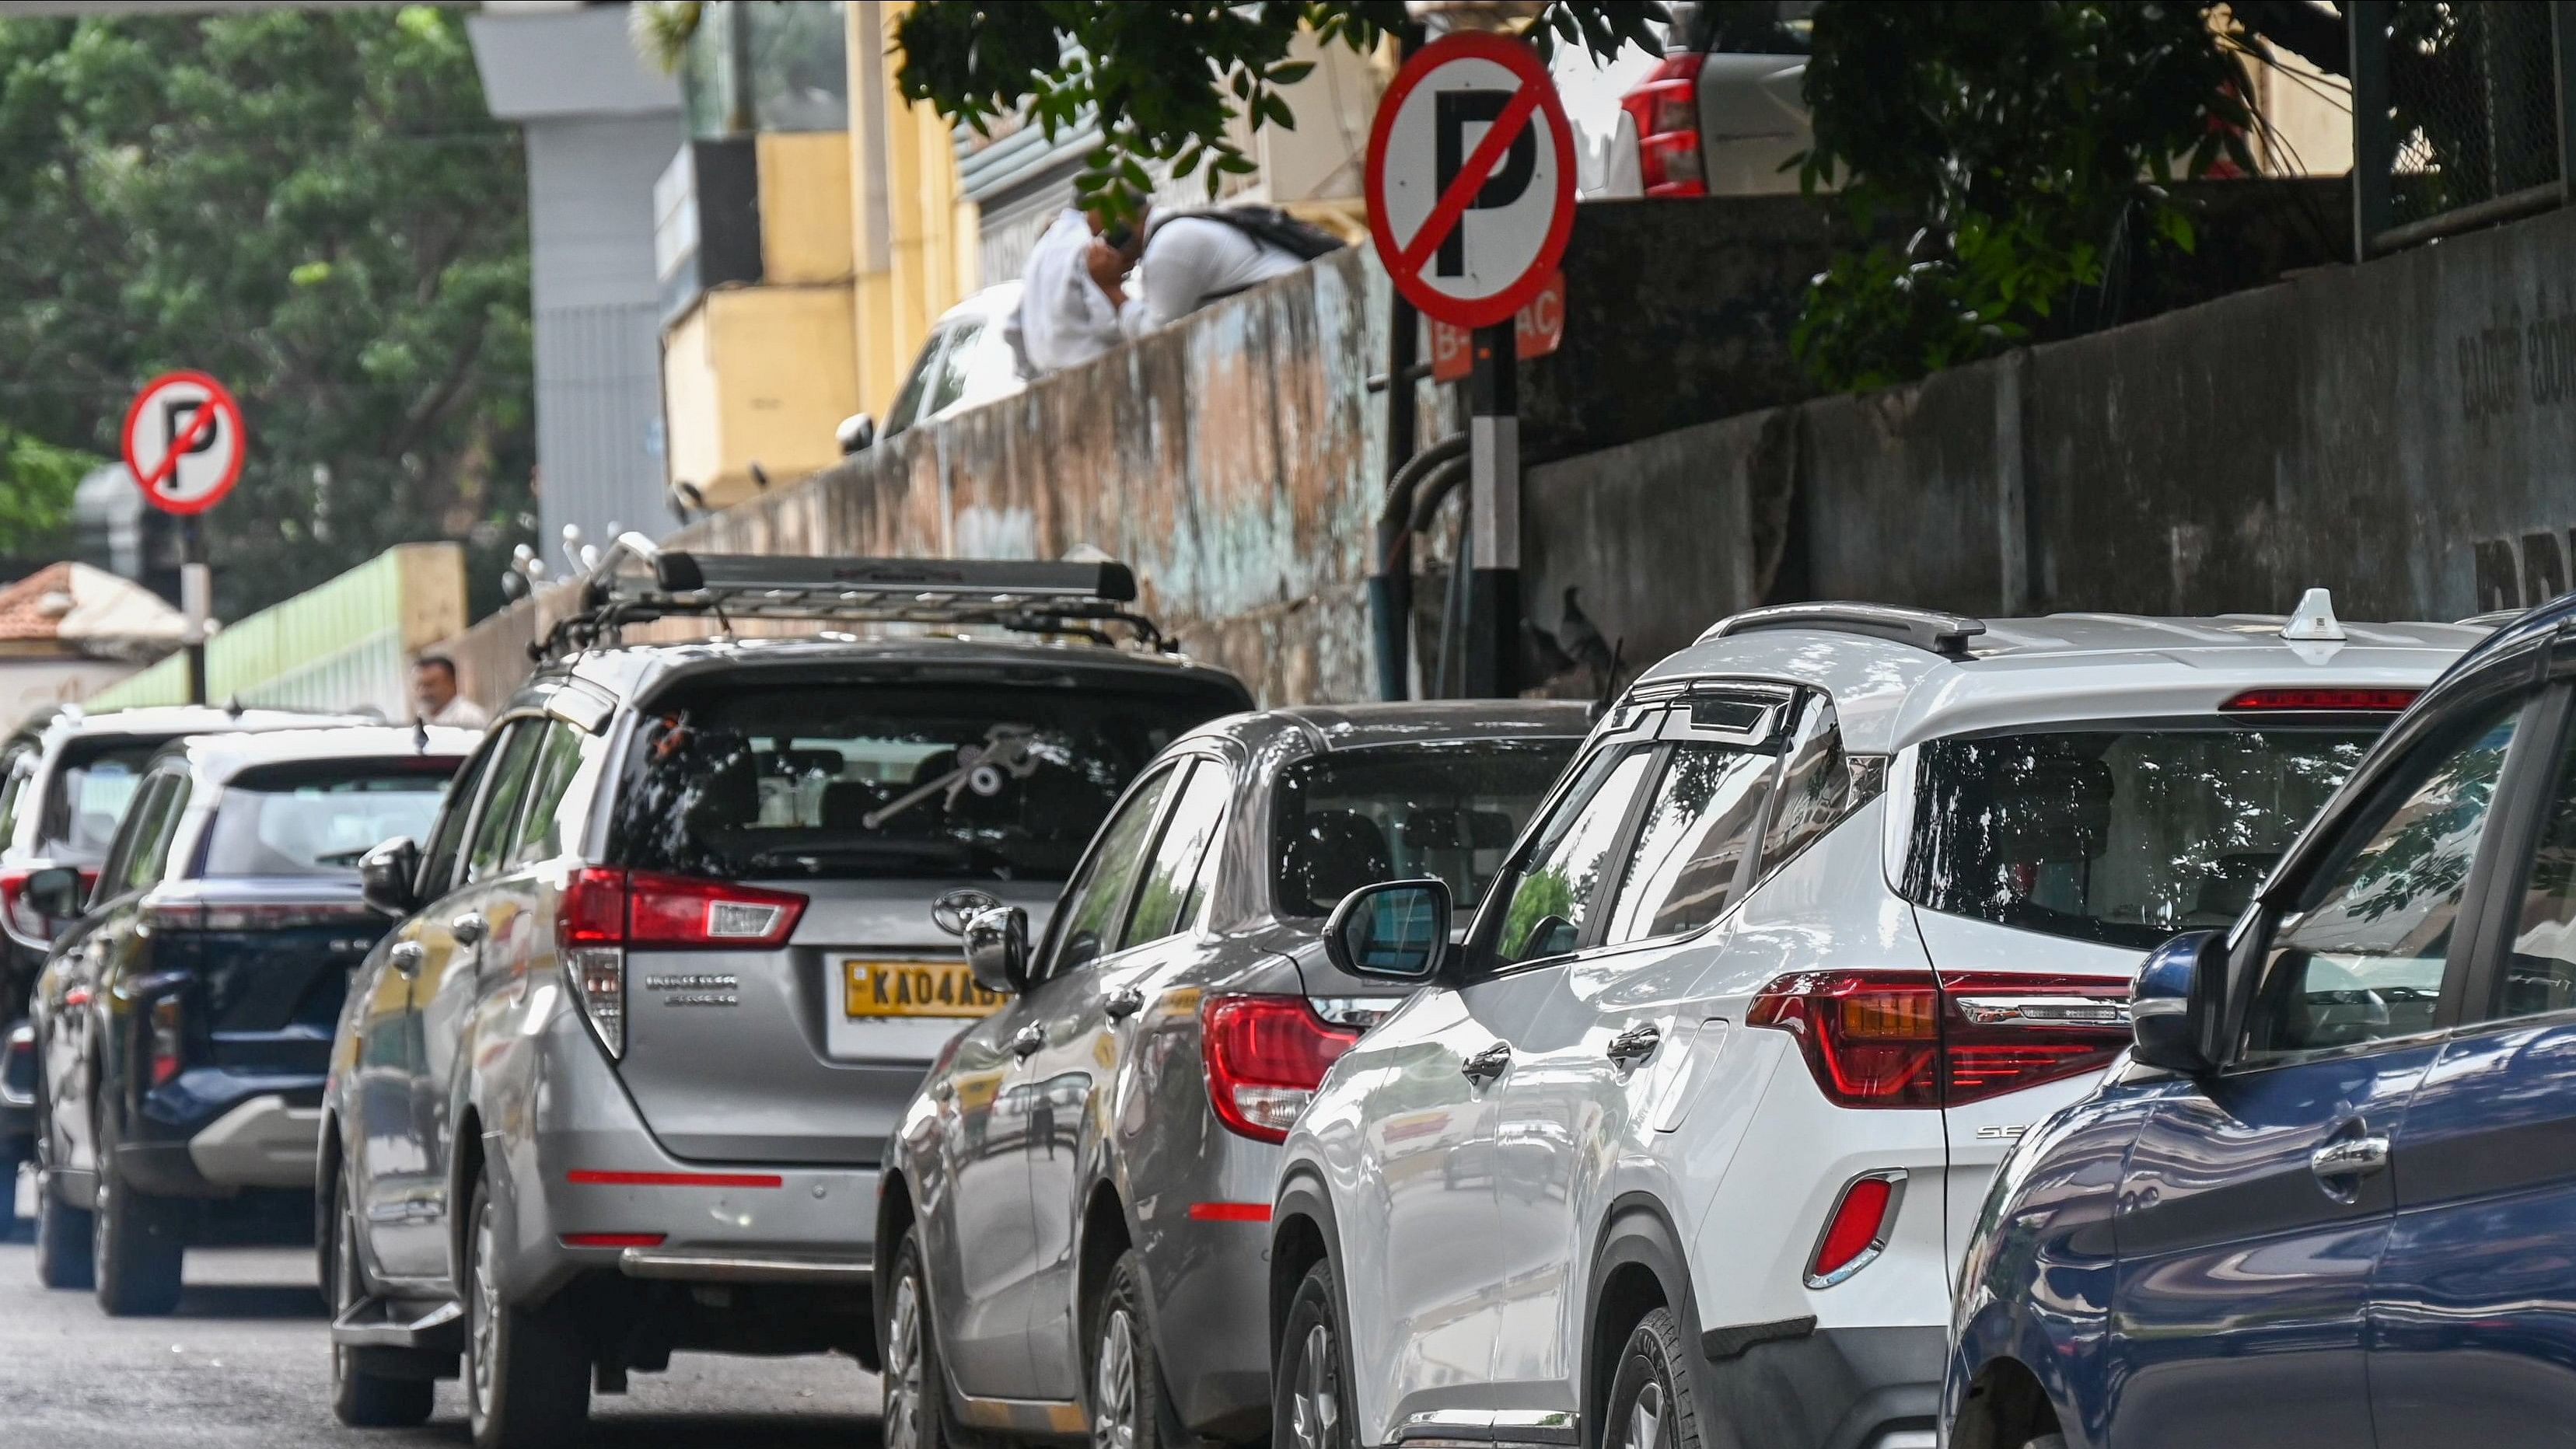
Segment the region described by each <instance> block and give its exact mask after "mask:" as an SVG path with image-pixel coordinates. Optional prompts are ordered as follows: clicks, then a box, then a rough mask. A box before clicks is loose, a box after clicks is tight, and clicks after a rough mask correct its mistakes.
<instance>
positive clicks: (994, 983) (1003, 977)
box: [966, 906, 1029, 996]
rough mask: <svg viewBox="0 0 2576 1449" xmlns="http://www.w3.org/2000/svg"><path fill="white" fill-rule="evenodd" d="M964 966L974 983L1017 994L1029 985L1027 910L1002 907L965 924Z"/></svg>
mask: <svg viewBox="0 0 2576 1449" xmlns="http://www.w3.org/2000/svg"><path fill="white" fill-rule="evenodd" d="M966 965H967V967H968V968H969V969H970V970H972V971H973V972H974V973H975V984H976V985H978V986H981V987H983V988H984V989H985V990H987V991H998V992H1000V993H1002V994H1003V995H1005V996H1017V995H1019V994H1020V993H1021V992H1022V991H1025V990H1027V989H1028V985H1029V913H1028V912H1026V911H1024V910H1021V909H1020V908H1019V907H1018V906H1002V907H999V908H997V909H994V910H989V911H983V912H980V913H978V914H977V915H976V916H975V917H974V918H973V919H972V920H969V921H968V922H967V923H966Z"/></svg>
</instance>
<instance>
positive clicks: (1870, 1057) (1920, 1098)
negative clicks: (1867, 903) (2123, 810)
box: [1744, 971, 2129, 1107]
mask: <svg viewBox="0 0 2576 1449" xmlns="http://www.w3.org/2000/svg"><path fill="white" fill-rule="evenodd" d="M2128 994H2129V985H2128V983H2127V982H2126V981H2123V980H2116V979H2112V978H2108V977H2101V976H2024V975H2017V974H2013V973H2008V972H1979V973H1958V974H1952V975H1947V976H1942V977H1939V978H1935V977H1933V976H1932V975H1930V974H1928V973H1925V972H1920V971H1808V972H1799V973H1797V974H1795V975H1790V976H1783V977H1780V978H1779V979H1777V980H1775V981H1773V982H1772V983H1771V984H1770V985H1768V986H1766V987H1764V988H1763V989H1762V991H1761V993H1760V994H1759V995H1757V996H1756V997H1755V998H1754V1000H1753V1006H1752V1009H1751V1010H1749V1011H1747V1012H1746V1013H1745V1016H1744V1019H1745V1023H1746V1024H1747V1025H1749V1026H1768V1027H1775V1028H1778V1029H1779V1030H1782V1031H1786V1032H1788V1033H1790V1034H1791V1035H1793V1036H1795V1037H1797V1038H1798V1047H1799V1050H1800V1051H1801V1052H1803V1053H1804V1054H1805V1056H1806V1058H1807V1067H1808V1070H1810V1071H1812V1072H1813V1073H1814V1074H1815V1078H1816V1085H1818V1086H1819V1087H1822V1088H1823V1089H1824V1092H1825V1095H1826V1096H1827V1097H1830V1098H1832V1099H1833V1100H1834V1101H1836V1102H1838V1103H1840V1104H1842V1105H1843V1106H1846V1107H1944V1106H1947V1107H1956V1106H1960V1105H1962V1104H1964V1103H1968V1102H1974V1101H1979V1100H1981V1099H1983V1098H1987V1097H1998V1096H2002V1095H2003V1094H2005V1093H2007V1092H2017V1091H2020V1090H2021V1089H2023V1088H2025V1087H2033V1086H2037V1085H2039V1084H2040V1083H2042V1082H2050V1081H2056V1080H2057V1079H2059V1078H2061V1077H2072V1076H2080V1075H2082V1074H2084V1073H2086V1072H2094V1071H2099V1070H2101V1069H2102V1067H2103V1066H2105V1065H2106V1064H2108V1063H2109V1062H2110V1060H2111V1058H2112V1057H2114V1056H2117V1055H2118V1054H2119V1052H2120V1050H2121V1048H2123V1047H2125V1046H2127V1045H2128V1042H2129V1017H2128V1006H2127V1001H2128Z"/></svg>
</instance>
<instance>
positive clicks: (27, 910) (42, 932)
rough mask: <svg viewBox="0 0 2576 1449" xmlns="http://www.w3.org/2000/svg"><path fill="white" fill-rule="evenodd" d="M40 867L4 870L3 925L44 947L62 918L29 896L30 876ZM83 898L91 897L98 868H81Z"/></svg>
mask: <svg viewBox="0 0 2576 1449" xmlns="http://www.w3.org/2000/svg"><path fill="white" fill-rule="evenodd" d="M37 869H38V867H34V866H15V867H12V868H10V869H8V870H0V926H5V927H6V928H7V930H8V933H9V934H10V935H11V936H14V937H16V938H17V940H18V941H19V943H20V944H21V945H26V946H32V947H37V948H42V947H45V946H49V945H51V944H52V943H53V939H54V933H55V932H56V931H57V930H59V929H61V927H62V924H63V923H62V922H60V921H58V920H55V919H54V918H53V917H51V916H48V915H46V914H45V913H44V912H42V911H40V910H37V909H36V905H35V902H33V901H30V900H28V899H27V880H28V878H29V877H30V876H33V875H34V874H35V873H36V871H37ZM79 875H80V884H81V899H83V900H87V899H89V893H90V888H91V887H92V886H95V885H97V884H98V872H97V871H95V870H82V871H80V872H79Z"/></svg>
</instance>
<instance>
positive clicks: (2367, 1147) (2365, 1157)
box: [2308, 1133, 2388, 1178]
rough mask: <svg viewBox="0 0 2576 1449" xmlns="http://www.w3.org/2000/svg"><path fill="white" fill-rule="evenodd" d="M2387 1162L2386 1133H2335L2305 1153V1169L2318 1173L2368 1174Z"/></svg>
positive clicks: (2379, 1168)
mask: <svg viewBox="0 0 2576 1449" xmlns="http://www.w3.org/2000/svg"><path fill="white" fill-rule="evenodd" d="M2387 1166H2388V1137H2387V1134H2385V1133H2381V1134H2379V1135H2377V1136H2371V1137H2338V1138H2336V1139H2335V1140H2334V1141H2332V1142H2329V1143H2327V1144H2326V1145H2325V1146H2323V1147H2320V1148H2318V1149H2317V1150H2316V1151H2314V1152H2311V1153H2309V1154H2308V1170H2309V1171H2310V1172H2313V1173H2315V1174H2316V1175H2317V1176H2319V1177H2328V1178H2332V1177H2368V1176H2369V1175H2370V1174H2372V1173H2374V1172H2379V1171H2382V1170H2384V1169H2385V1168H2386V1167H2387Z"/></svg>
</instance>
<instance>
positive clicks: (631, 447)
mask: <svg viewBox="0 0 2576 1449" xmlns="http://www.w3.org/2000/svg"><path fill="white" fill-rule="evenodd" d="M660 349H661V340H660V327H659V319H658V317H657V315H656V311H655V308H654V306H653V304H652V303H651V302H639V303H631V304H628V305H624V306H589V307H558V308H547V309H541V310H539V311H538V313H537V314H536V362H537V457H538V459H539V463H538V468H539V476H538V489H539V492H538V513H539V518H540V521H541V526H542V529H543V534H542V537H543V538H544V540H545V543H546V549H547V552H548V555H549V556H548V559H547V562H548V563H549V564H555V563H559V562H560V558H559V557H558V556H557V555H556V550H555V546H554V544H555V540H556V539H557V538H559V537H561V535H562V530H563V526H564V525H565V524H567V523H571V524H578V525H579V526H580V527H581V530H582V532H583V533H584V534H586V535H588V536H589V537H591V538H593V539H597V538H600V537H602V536H604V535H605V533H606V532H607V528H608V525H609V524H610V523H611V522H616V523H622V524H624V525H625V526H626V527H628V528H636V529H641V530H643V531H644V532H646V533H648V534H659V533H661V532H663V531H664V530H666V529H668V528H670V527H671V526H672V523H673V519H672V515H671V512H670V509H669V505H668V504H667V503H665V502H664V491H663V484H662V458H661V454H660V450H659V447H658V446H657V440H658V438H659V430H660V428H661V406H662V391H661V350H660Z"/></svg>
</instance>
